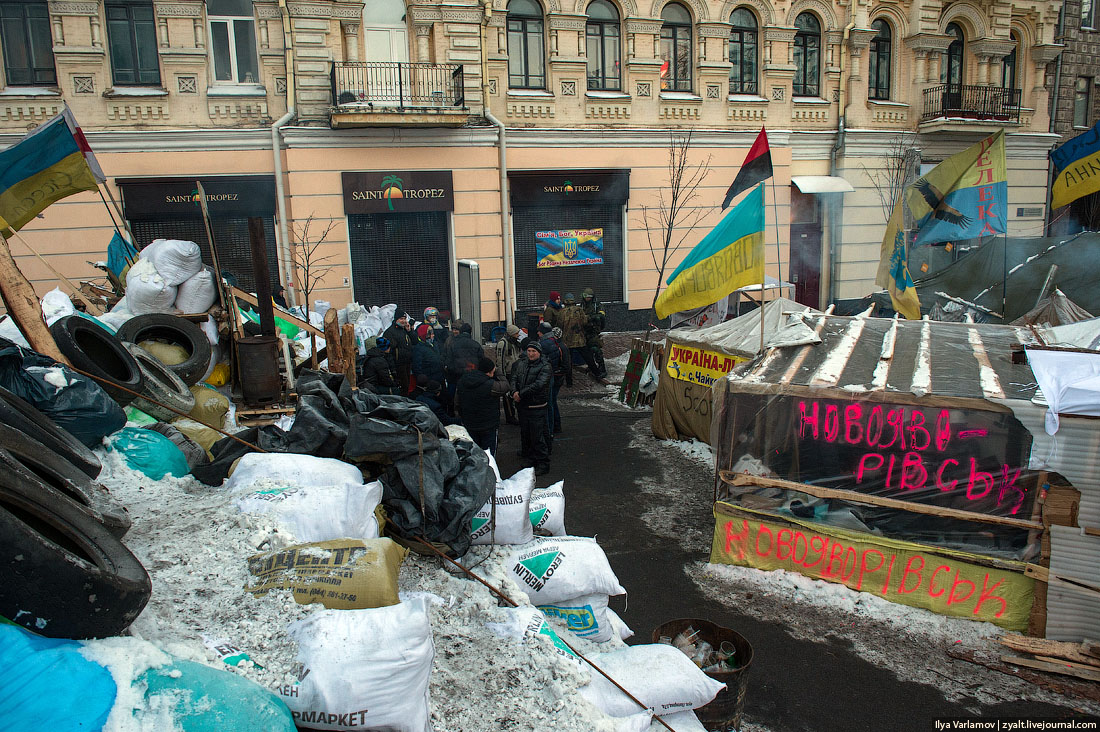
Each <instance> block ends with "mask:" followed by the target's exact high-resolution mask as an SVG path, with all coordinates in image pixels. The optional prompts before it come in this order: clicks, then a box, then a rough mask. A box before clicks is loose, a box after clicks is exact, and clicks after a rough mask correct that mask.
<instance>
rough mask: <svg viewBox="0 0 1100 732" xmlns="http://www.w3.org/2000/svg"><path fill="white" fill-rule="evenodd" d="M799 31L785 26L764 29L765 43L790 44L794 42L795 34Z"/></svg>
mask: <svg viewBox="0 0 1100 732" xmlns="http://www.w3.org/2000/svg"><path fill="white" fill-rule="evenodd" d="M796 33H798V30H797V29H795V28H787V27H783V26H771V27H768V28H765V29H764V40H765V41H782V42H784V43H790V42H792V41H793V40H794V37H795V34H796Z"/></svg>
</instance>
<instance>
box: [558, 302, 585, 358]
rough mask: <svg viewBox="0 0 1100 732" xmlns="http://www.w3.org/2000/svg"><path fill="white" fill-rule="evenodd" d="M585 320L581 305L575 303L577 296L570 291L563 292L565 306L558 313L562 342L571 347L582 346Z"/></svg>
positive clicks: (580, 347)
mask: <svg viewBox="0 0 1100 732" xmlns="http://www.w3.org/2000/svg"><path fill="white" fill-rule="evenodd" d="M587 322H588V318H586V317H585V315H584V310H582V309H581V306H580V305H578V304H577V298H575V297H574V296H573V293H572V292H567V293H565V307H564V308H562V310H561V313H560V314H559V315H558V327H559V328H561V333H562V343H564V344H565V345H566V346H567V347H568V348H571V349H572V348H577V349H582V348H584V344H585V337H584V326H585V324H586V323H587Z"/></svg>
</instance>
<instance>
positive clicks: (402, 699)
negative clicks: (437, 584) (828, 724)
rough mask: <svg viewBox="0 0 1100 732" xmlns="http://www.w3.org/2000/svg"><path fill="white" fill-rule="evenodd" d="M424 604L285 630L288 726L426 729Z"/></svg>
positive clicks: (428, 653)
mask: <svg viewBox="0 0 1100 732" xmlns="http://www.w3.org/2000/svg"><path fill="white" fill-rule="evenodd" d="M427 603H428V599H427V598H426V597H417V598H412V599H408V600H406V601H404V602H401V603H400V604H398V605H392V606H390V607H382V608H375V609H370V610H323V611H320V612H316V613H314V614H313V615H310V616H309V617H307V618H305V619H304V620H299V621H298V622H295V623H291V624H290V625H289V626H287V632H288V633H289V634H290V636H291V637H292V638H293V639H294V640H296V641H297V642H298V661H300V662H301V664H302V671H301V677H300V678H299V681H298V683H296V684H293V685H289V686H284V687H282V688H280V689H279V690H278V692H279V694H280V695H281V696H282V698H283V701H285V702H286V704H287V706H288V707H290V709H291V712H292V713H293V714H294V721H295V722H296V723H297V724H299V725H301V726H303V727H308V728H310V729H320V730H376V729H385V730H390V732H430V730H431V724H430V717H431V715H430V713H429V709H428V680H429V677H430V676H431V671H432V660H433V659H434V658H435V646H434V645H433V644H432V628H431V624H430V622H429V620H428V609H427ZM677 653H679V651H677ZM681 655H683V654H681ZM688 663H691V662H690V661H688Z"/></svg>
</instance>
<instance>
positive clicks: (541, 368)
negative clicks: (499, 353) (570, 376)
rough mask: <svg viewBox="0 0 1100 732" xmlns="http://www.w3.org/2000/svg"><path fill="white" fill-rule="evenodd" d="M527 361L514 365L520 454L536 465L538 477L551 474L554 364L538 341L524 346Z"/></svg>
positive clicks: (514, 388)
mask: <svg viewBox="0 0 1100 732" xmlns="http://www.w3.org/2000/svg"><path fill="white" fill-rule="evenodd" d="M523 346H524V350H525V351H526V354H527V355H526V358H521V359H520V360H519V361H516V363H515V364H514V365H513V366H512V374H511V382H512V391H513V394H512V398H513V399H514V400H515V402H516V404H517V405H519V431H520V439H521V442H522V445H523V449H522V450H521V451H520V453H521V454H522V455H523V456H525V457H526V458H527V459H528V460H530V461H531V463H532V464H533V465H534V466H535V475H545V474H546V473H549V472H550V430H549V428H548V426H547V421H546V407H547V403H548V402H549V401H550V376H551V369H550V364H549V363H548V362H547V361H546V359H544V358H543V357H542V346H540V345H539V342H538V341H537V340H535V339H534V338H528V339H527V340H526V341H524V343H523Z"/></svg>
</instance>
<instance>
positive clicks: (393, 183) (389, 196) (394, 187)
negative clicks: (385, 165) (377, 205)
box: [382, 175, 405, 211]
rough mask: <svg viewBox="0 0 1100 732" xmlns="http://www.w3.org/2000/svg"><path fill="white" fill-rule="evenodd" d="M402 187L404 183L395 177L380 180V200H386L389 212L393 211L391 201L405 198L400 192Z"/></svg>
mask: <svg viewBox="0 0 1100 732" xmlns="http://www.w3.org/2000/svg"><path fill="white" fill-rule="evenodd" d="M403 186H404V183H403V182H402V180H401V179H400V178H398V177H397V176H396V175H387V176H386V177H385V178H383V179H382V198H385V199H386V205H387V207H388V208H389V210H390V211H393V199H395V198H404V197H405V194H404V193H403V192H402V188H403Z"/></svg>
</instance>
